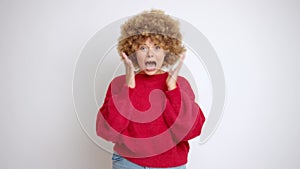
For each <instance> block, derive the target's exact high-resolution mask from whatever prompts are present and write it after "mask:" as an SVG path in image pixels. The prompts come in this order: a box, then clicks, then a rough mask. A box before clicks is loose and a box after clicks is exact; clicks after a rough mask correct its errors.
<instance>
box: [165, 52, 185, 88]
mask: <svg viewBox="0 0 300 169" xmlns="http://www.w3.org/2000/svg"><path fill="white" fill-rule="evenodd" d="M184 58H185V53H183V54H181V55H179V61H178V65H177V66H176V67H175V68H173V67H172V68H171V69H170V71H169V76H168V78H167V80H166V84H167V87H168V90H173V89H175V88H176V82H177V77H178V73H179V70H180V69H181V66H182V64H183V60H184Z"/></svg>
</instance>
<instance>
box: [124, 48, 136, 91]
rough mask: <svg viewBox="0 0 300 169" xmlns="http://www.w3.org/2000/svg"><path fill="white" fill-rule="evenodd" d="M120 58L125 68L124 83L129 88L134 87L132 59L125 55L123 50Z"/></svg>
mask: <svg viewBox="0 0 300 169" xmlns="http://www.w3.org/2000/svg"><path fill="white" fill-rule="evenodd" d="M122 58H123V62H124V65H125V70H126V85H127V86H128V87H130V88H135V79H134V75H135V73H134V66H133V64H132V61H131V60H130V59H129V58H128V57H127V55H126V54H125V53H124V52H122Z"/></svg>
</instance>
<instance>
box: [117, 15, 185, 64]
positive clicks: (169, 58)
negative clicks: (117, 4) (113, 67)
mask: <svg viewBox="0 0 300 169" xmlns="http://www.w3.org/2000/svg"><path fill="white" fill-rule="evenodd" d="M148 38H150V40H151V41H152V42H154V43H155V44H157V45H159V46H160V47H162V48H163V49H164V50H165V51H166V56H165V58H164V63H163V66H170V65H173V64H174V63H175V62H176V61H177V60H178V58H179V54H181V53H183V52H185V51H186V49H185V48H184V46H183V45H182V35H181V33H180V29H179V22H178V21H176V20H175V19H173V18H172V17H171V16H169V15H166V14H165V13H164V11H161V10H151V11H143V12H142V13H140V14H138V15H135V16H133V17H131V18H130V19H128V20H127V21H126V22H125V23H124V24H123V25H122V26H121V36H120V37H119V42H118V52H119V55H120V56H122V52H124V53H125V54H126V55H127V56H128V57H129V58H130V59H131V60H132V62H133V65H134V66H135V67H136V68H137V67H138V64H137V60H136V55H135V52H136V51H137V49H138V48H139V46H140V45H141V44H142V43H143V42H145V41H146V40H147V39H148Z"/></svg>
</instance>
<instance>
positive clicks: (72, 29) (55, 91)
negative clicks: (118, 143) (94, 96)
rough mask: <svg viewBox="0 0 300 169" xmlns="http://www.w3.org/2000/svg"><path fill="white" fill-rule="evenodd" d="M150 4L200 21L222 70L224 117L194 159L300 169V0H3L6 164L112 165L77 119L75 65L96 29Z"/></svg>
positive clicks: (74, 168) (1, 128)
mask: <svg viewBox="0 0 300 169" xmlns="http://www.w3.org/2000/svg"><path fill="white" fill-rule="evenodd" d="M151 8H159V9H162V10H165V11H166V12H167V13H169V14H171V15H173V16H176V17H179V18H181V19H184V20H186V21H187V22H189V23H191V24H193V25H194V26H195V27H197V28H198V30H199V31H201V32H202V33H203V34H204V35H205V36H206V37H207V38H208V39H209V41H210V43H211V44H212V45H213V47H214V48H215V50H216V52H217V54H218V57H219V59H220V62H221V64H222V66H223V69H224V74H225V79H226V84H227V86H226V87H227V96H226V97H227V102H226V108H225V110H224V116H223V119H222V121H221V123H220V126H219V127H218V129H217V130H216V132H215V134H214V135H213V137H211V139H210V140H208V142H206V143H205V144H203V145H198V144H197V143H196V142H195V141H194V140H193V141H192V145H191V153H190V157H189V163H188V168H189V169H220V168H223V169H240V168H243V169H253V168H254V169H267V168H272V169H282V168H287V169H298V168H300V161H299V157H300V146H299V143H300V134H299V133H300V123H299V120H298V119H299V118H300V114H299V113H300V112H299V110H300V109H299V108H298V106H299V100H300V93H299V91H300V90H299V86H300V80H299V75H298V74H299V73H300V68H299V66H298V64H299V61H300V59H299V51H298V50H299V49H300V39H299V38H300V31H299V30H300V2H299V1H296V0H285V1H284V0H281V1H279V0H272V1H271V0H264V1H258V0H251V1H250V0H211V1H192V0H185V1H183V0H182V1H179V0H163V1H161V0H160V1H159V0H151V1H150V0H126V1H116V0H110V1H96V0H95V1H88V0H73V1H71V0H59V1H58V0H52V1H45V0H40V1H38V0H28V1H21V0H19V1H16V0H2V1H1V2H0V21H1V22H0V56H1V57H0V75H1V76H0V77H1V83H0V92H1V100H0V111H1V114H0V120H1V121H0V135H1V139H0V168H1V169H2V168H3V169H19V168H20V169H21V168H22V169H23V168H26V169H27V168H28V169H29V168H30V169H38V168H45V169H83V168H84V169H109V168H110V166H111V164H110V158H111V157H110V154H109V153H107V152H105V151H103V150H102V149H101V148H99V147H98V146H97V145H96V144H94V143H93V142H92V141H91V140H90V139H89V138H88V137H87V136H86V134H85V133H84V132H83V130H82V129H81V126H80V124H79V122H78V120H77V117H76V113H75V110H74V106H73V98H72V78H73V71H74V69H75V65H76V60H77V58H78V56H79V55H80V52H81V50H82V48H83V47H84V45H85V44H86V42H87V41H88V40H89V38H91V37H92V36H93V35H94V34H95V33H96V32H97V31H98V30H100V29H101V28H103V27H105V26H106V25H108V24H110V23H111V22H113V21H115V20H118V19H120V18H123V17H125V16H130V15H133V14H136V13H139V12H141V11H142V10H146V9H147V10H148V9H151Z"/></svg>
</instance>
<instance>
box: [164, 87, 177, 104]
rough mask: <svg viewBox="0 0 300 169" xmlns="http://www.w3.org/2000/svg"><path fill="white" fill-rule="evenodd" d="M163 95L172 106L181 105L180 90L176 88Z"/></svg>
mask: <svg viewBox="0 0 300 169" xmlns="http://www.w3.org/2000/svg"><path fill="white" fill-rule="evenodd" d="M165 93H166V96H167V98H168V99H169V101H170V103H171V104H172V105H180V104H181V93H180V89H179V87H178V86H177V87H176V88H175V89H173V90H168V91H166V92H165Z"/></svg>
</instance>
